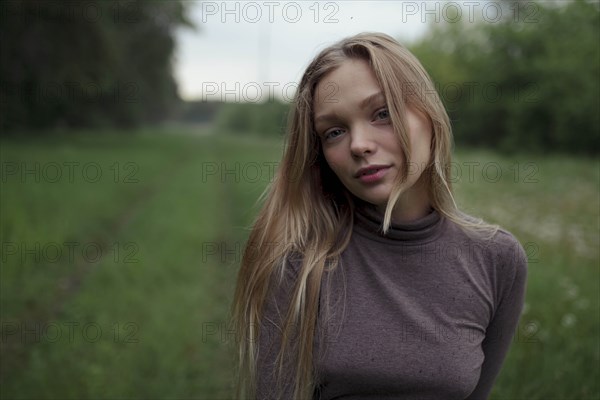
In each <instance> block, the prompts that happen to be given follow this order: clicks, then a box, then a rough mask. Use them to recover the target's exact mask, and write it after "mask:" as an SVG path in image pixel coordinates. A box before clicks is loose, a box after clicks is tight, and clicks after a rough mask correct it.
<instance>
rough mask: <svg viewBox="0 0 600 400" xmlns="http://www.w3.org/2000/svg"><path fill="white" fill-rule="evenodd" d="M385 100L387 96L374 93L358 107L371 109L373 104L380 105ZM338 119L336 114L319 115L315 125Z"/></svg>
mask: <svg viewBox="0 0 600 400" xmlns="http://www.w3.org/2000/svg"><path fill="white" fill-rule="evenodd" d="M384 100H385V96H384V95H383V93H382V92H377V93H374V94H372V95H370V96H368V97H366V98H365V99H363V100H361V102H360V103H359V104H358V106H359V107H360V108H366V107H369V106H370V105H372V104H373V103H378V102H380V101H384ZM335 119H337V117H336V116H335V115H334V114H323V115H319V116H317V117H315V123H317V122H325V121H330V120H335Z"/></svg>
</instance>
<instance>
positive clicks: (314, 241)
mask: <svg viewBox="0 0 600 400" xmlns="http://www.w3.org/2000/svg"><path fill="white" fill-rule="evenodd" d="M348 59H362V60H366V61H368V62H369V64H370V66H371V68H372V70H373V72H374V73H375V76H376V78H377V81H378V83H379V85H380V86H381V89H382V91H383V93H384V96H385V99H386V102H387V106H388V109H389V112H390V120H391V124H392V127H393V129H394V131H395V133H396V134H397V135H398V139H399V140H400V143H401V145H402V146H401V147H402V149H403V154H402V155H403V160H404V168H403V169H402V174H401V176H399V177H398V180H397V182H396V185H395V187H394V189H393V190H392V192H391V194H390V198H389V200H388V204H387V207H386V211H385V214H384V220H383V227H382V230H383V231H384V232H387V231H388V230H389V228H390V226H391V214H392V210H393V208H394V206H395V204H396V202H397V201H398V199H399V197H400V196H401V194H402V191H403V182H404V181H405V180H406V178H407V177H408V171H409V166H410V162H411V161H410V160H411V159H410V141H409V138H408V134H407V128H406V122H405V117H404V115H405V114H404V112H405V111H404V110H405V109H406V106H407V105H410V106H412V107H414V108H415V109H417V110H419V111H421V112H422V113H424V114H425V115H427V117H428V118H429V120H430V121H431V125H432V129H433V135H432V141H431V159H430V163H429V165H428V166H427V168H426V170H425V171H424V174H425V176H426V177H427V178H426V179H427V186H428V190H429V197H430V201H431V206H432V207H433V208H434V209H435V210H437V211H438V212H439V213H440V214H441V215H443V216H445V217H447V218H449V219H451V220H453V221H455V222H456V223H458V224H459V225H460V226H462V227H465V228H470V230H471V231H486V232H488V233H490V232H492V231H494V227H491V226H489V225H486V224H484V223H483V222H482V221H481V220H473V219H471V218H468V217H467V216H465V215H464V214H462V213H461V212H460V211H459V210H458V209H457V207H456V204H455V202H454V199H453V196H452V188H451V183H450V166H451V150H452V132H451V126H450V121H449V118H448V115H447V113H446V110H445V108H444V106H443V104H442V102H441V100H440V98H439V96H438V94H437V92H436V90H435V87H434V84H433V82H432V80H431V78H430V77H429V75H428V74H427V72H426V71H425V69H424V68H423V66H422V65H421V63H420V62H419V61H418V60H417V59H416V58H415V56H413V55H412V54H411V53H410V52H409V51H408V50H407V49H406V48H405V47H404V46H402V45H400V44H399V43H398V42H396V41H395V40H394V39H393V38H391V37H390V36H388V35H385V34H381V33H361V34H358V35H355V36H352V37H349V38H346V39H343V40H341V41H339V42H338V43H335V44H333V45H332V46H329V47H327V48H325V49H324V50H322V51H321V52H320V53H319V54H318V55H317V56H316V57H315V58H314V60H313V61H312V62H311V63H310V64H309V65H308V67H307V68H306V71H305V72H304V75H303V76H302V79H301V81H300V85H299V87H298V89H297V92H296V96H295V99H294V102H293V103H292V106H291V111H290V118H289V123H288V130H287V136H286V138H285V150H284V154H283V159H282V162H281V164H280V167H279V169H278V170H277V173H276V175H275V177H274V179H273V181H272V182H271V184H270V185H269V186H268V187H267V188H266V190H265V192H264V193H263V194H262V196H261V198H260V201H263V202H264V204H263V206H262V209H261V210H260V212H259V213H258V216H257V217H256V219H255V222H254V224H253V228H252V231H251V233H250V236H249V238H248V242H247V244H246V247H245V250H244V255H243V258H242V262H241V267H240V270H239V274H238V279H237V286H236V290H235V294H234V301H233V305H232V310H231V311H232V319H231V324H232V325H231V328H232V329H233V330H234V331H235V337H236V346H237V350H238V365H237V369H238V371H237V376H238V382H237V396H238V398H254V396H255V393H256V383H257V351H258V348H257V343H258V339H259V335H260V332H259V326H260V321H261V319H262V317H263V305H264V303H265V300H266V299H267V297H268V296H270V295H272V293H269V287H270V285H269V284H270V282H271V280H272V279H273V278H274V277H275V276H282V275H283V274H284V271H283V269H284V268H288V267H289V266H288V264H287V263H286V262H285V260H286V258H288V257H290V256H291V255H293V254H299V255H301V266H300V268H299V272H298V278H297V282H296V284H295V286H294V289H293V291H292V292H291V293H290V296H291V297H290V300H291V302H290V307H289V308H288V311H287V314H286V315H285V319H284V326H283V327H281V332H282V339H281V348H280V349H279V353H278V357H277V360H278V363H277V364H278V366H279V368H278V372H279V374H280V375H279V378H280V379H281V377H282V376H283V360H284V359H286V357H287V356H291V359H293V360H294V371H295V376H294V398H296V399H305V398H311V396H312V395H313V390H314V387H315V384H316V376H315V371H314V368H313V340H314V339H315V326H316V322H317V317H318V313H319V312H318V306H319V294H320V290H321V280H322V277H323V275H324V272H325V269H326V267H327V268H330V269H333V268H335V267H336V266H337V262H338V259H339V255H340V254H341V253H342V251H343V250H344V249H345V248H346V246H347V245H348V242H349V240H350V236H351V234H352V229H351V228H352V226H353V212H354V208H355V204H354V202H353V198H352V196H351V195H350V194H349V192H348V191H347V190H346V189H345V188H344V186H343V185H342V184H341V182H340V181H339V180H338V179H337V177H336V176H335V174H334V173H333V171H332V170H331V169H330V168H329V166H328V165H327V163H326V161H325V159H324V157H323V152H322V149H321V144H320V140H319V138H318V137H317V135H316V133H315V131H314V125H313V117H314V110H313V106H314V104H313V103H314V96H315V87H316V86H317V84H318V83H319V81H320V80H321V79H322V78H323V77H324V76H325V75H326V74H328V73H329V72H331V71H333V70H334V69H336V68H337V67H339V66H340V65H341V64H342V63H343V62H344V61H346V60H348ZM399 175H400V174H399ZM492 234H493V233H492ZM296 329H297V331H295V330H296ZM292 336H293V340H292Z"/></svg>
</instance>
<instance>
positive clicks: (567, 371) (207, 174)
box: [0, 129, 600, 400]
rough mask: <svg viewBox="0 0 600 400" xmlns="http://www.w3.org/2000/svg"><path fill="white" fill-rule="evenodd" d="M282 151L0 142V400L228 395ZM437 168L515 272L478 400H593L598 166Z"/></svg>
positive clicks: (233, 143) (128, 137)
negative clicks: (260, 202)
mask: <svg viewBox="0 0 600 400" xmlns="http://www.w3.org/2000/svg"><path fill="white" fill-rule="evenodd" d="M280 155H281V144H280V143H279V142H277V141H275V140H269V139H257V138H251V137H240V136H227V135H211V134H210V132H202V131H193V132H192V131H190V130H189V129H188V130H186V129H179V130H178V132H177V133H171V132H169V133H167V134H165V132H161V131H160V130H153V131H150V130H148V131H144V130H141V131H138V132H136V133H135V134H131V133H118V132H100V133H98V132H96V133H79V134H77V135H74V134H49V135H47V136H44V137H39V138H36V139H35V140H26V139H21V138H19V137H12V138H4V139H2V142H1V162H2V176H1V178H2V180H1V185H2V189H1V215H0V222H1V233H2V238H1V241H2V249H1V250H2V254H1V258H2V260H1V261H2V269H1V280H0V289H1V310H2V315H1V323H2V342H1V345H2V354H1V356H2V357H1V364H0V365H1V370H0V385H1V395H2V396H1V397H2V398H3V399H12V398H23V399H25V398H27V399H29V398H40V399H41V398H45V399H50V398H60V399H67V398H73V399H87V398H90V399H91V398H98V399H100V398H102V399H110V398H115V399H116V398H139V399H148V398H152V399H162V398H165V399H166V398H172V399H185V398H190V399H191V398H195V399H226V398H231V385H232V379H233V374H232V366H233V364H232V362H233V352H232V351H231V348H230V347H229V346H228V344H227V341H228V339H229V338H231V332H228V331H227V329H226V326H225V321H226V318H227V313H228V309H229V305H230V302H231V299H232V293H233V287H234V279H235V274H236V271H237V267H238V264H239V261H240V257H241V251H242V247H243V243H244V241H245V238H246V237H247V234H248V227H249V224H250V223H251V221H252V218H253V216H254V214H255V212H256V207H255V201H256V199H257V198H258V196H259V195H260V193H261V192H262V190H263V188H264V187H265V185H266V184H267V182H268V181H269V179H270V178H271V177H272V174H273V171H274V169H275V168H276V166H277V162H278V160H279V158H280ZM453 168H454V169H453V170H454V177H455V178H456V182H455V187H456V192H457V196H456V197H457V201H458V203H459V205H461V207H462V208H463V209H464V210H465V211H467V212H468V213H471V214H474V215H477V216H481V217H483V218H485V219H487V220H489V221H490V222H495V223H498V224H500V225H502V226H504V227H505V228H507V229H508V230H510V231H511V232H513V233H514V234H515V235H516V236H517V238H519V240H520V241H521V243H522V244H523V245H524V247H525V248H526V250H527V253H528V255H529V260H530V263H529V280H528V288H527V300H526V306H525V311H524V314H523V317H522V320H521V323H520V326H519V331H518V334H517V337H516V338H515V341H514V344H513V347H512V348H511V352H510V354H509V356H508V359H507V361H506V363H505V366H504V369H503V371H502V373H501V375H500V377H499V379H498V381H497V384H496V387H495V389H494V392H493V394H492V397H491V398H492V399H544V400H547V399H597V398H599V397H600V386H599V384H598V381H597V380H596V378H598V376H599V375H600V343H599V334H600V308H599V300H600V299H599V296H600V287H599V285H600V276H599V265H598V264H599V259H600V257H599V247H598V243H599V240H600V238H599V209H600V203H599V182H600V170H599V164H598V160H591V159H586V160H578V159H576V158H569V157H563V156H554V157H546V158H544V157H531V156H527V155H522V156H512V157H507V156H500V155H497V154H495V153H492V152H485V151H468V152H461V153H459V154H458V156H457V158H456V163H455V165H453ZM459 178H460V179H459Z"/></svg>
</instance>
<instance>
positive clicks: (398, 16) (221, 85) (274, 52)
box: [174, 1, 456, 101]
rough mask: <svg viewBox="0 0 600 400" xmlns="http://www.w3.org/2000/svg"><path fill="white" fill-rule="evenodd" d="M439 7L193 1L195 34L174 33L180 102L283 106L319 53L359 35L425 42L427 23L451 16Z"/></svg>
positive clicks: (410, 3) (409, 3) (400, 3)
mask: <svg viewBox="0 0 600 400" xmlns="http://www.w3.org/2000/svg"><path fill="white" fill-rule="evenodd" d="M437 4H438V5H437V6H436V5H435V4H431V3H430V5H425V2H422V1H418V2H417V1H338V2H325V1H321V2H315V1H297V2H288V1H283V2H281V1H256V2H240V1H230V2H221V1H216V2H211V1H204V2H199V1H194V2H193V3H192V9H191V18H192V20H193V21H194V22H195V23H196V24H197V26H198V28H199V29H198V31H196V32H193V31H191V30H180V31H179V32H178V49H177V52H176V58H175V65H174V66H175V76H176V79H177V81H178V83H179V91H180V94H181V96H182V97H183V98H184V99H187V100H189V99H203V100H227V101H244V100H246V101H258V100H256V99H257V98H258V97H259V96H260V95H261V94H262V95H268V94H269V93H271V94H274V95H275V96H277V97H280V98H286V97H287V98H288V99H289V98H291V96H292V95H293V93H294V89H295V85H296V84H297V83H298V82H299V80H300V77H301V74H302V72H303V70H304V68H306V66H307V65H308V63H309V62H310V60H311V59H312V58H313V57H314V56H315V55H316V54H317V52H318V51H319V50H321V49H322V48H324V47H326V46H327V45H329V44H331V43H333V42H335V41H337V40H338V39H341V38H343V37H346V36H350V35H353V34H356V33H359V32H363V31H379V32H384V33H387V34H389V35H391V36H393V37H395V38H398V39H400V41H402V42H403V43H409V42H410V41H412V40H415V39H417V38H418V37H419V36H421V35H423V33H424V32H425V31H426V27H427V24H426V22H427V21H429V22H431V21H432V20H434V19H435V18H440V19H443V18H445V17H447V16H449V15H454V14H452V13H453V12H454V13H455V12H456V10H452V9H451V8H447V9H444V8H443V6H444V4H446V3H444V2H442V3H437ZM436 7H437V11H436ZM425 8H427V9H429V11H430V13H429V14H426V13H425V11H426V10H425ZM436 14H438V15H436ZM424 20H425V21H424Z"/></svg>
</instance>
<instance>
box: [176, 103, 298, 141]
mask: <svg viewBox="0 0 600 400" xmlns="http://www.w3.org/2000/svg"><path fill="white" fill-rule="evenodd" d="M289 110H290V104H289V103H286V102H283V101H280V100H277V99H275V98H271V99H268V100H267V101H263V102H262V103H252V102H247V103H225V102H210V101H201V100H198V101H188V102H185V104H184V106H183V107H182V110H181V112H180V114H179V115H178V119H179V120H180V121H181V122H184V123H192V124H195V123H205V124H212V125H213V127H214V129H215V131H217V132H219V133H232V134H247V133H249V134H252V135H256V136H277V137H281V136H283V135H284V134H285V132H286V128H287V119H288V113H289Z"/></svg>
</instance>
